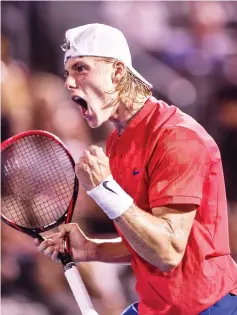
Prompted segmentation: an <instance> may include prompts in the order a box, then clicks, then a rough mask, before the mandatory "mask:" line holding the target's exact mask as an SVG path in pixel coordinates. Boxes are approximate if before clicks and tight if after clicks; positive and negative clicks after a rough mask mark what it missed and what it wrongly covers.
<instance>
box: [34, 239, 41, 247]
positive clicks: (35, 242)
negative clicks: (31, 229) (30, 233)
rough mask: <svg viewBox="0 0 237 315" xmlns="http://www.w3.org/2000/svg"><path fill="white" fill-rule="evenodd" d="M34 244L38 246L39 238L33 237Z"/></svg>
mask: <svg viewBox="0 0 237 315" xmlns="http://www.w3.org/2000/svg"><path fill="white" fill-rule="evenodd" d="M34 244H35V245H36V246H39V245H40V240H39V239H38V238H35V239H34Z"/></svg>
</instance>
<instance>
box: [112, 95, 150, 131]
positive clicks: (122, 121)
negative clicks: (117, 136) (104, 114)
mask: <svg viewBox="0 0 237 315" xmlns="http://www.w3.org/2000/svg"><path fill="white" fill-rule="evenodd" d="M146 101H147V97H144V99H142V100H141V102H139V103H136V104H135V105H134V104H125V103H120V104H119V105H118V107H117V110H116V112H115V113H114V115H113V116H112V117H111V118H110V121H111V122H112V123H113V125H114V126H115V128H116V129H117V130H118V132H119V133H121V132H123V131H124V129H125V128H126V126H127V125H128V123H129V122H130V121H131V120H132V119H133V117H134V116H136V114H137V113H138V112H139V111H140V110H141V109H142V107H143V106H144V104H145V102H146Z"/></svg>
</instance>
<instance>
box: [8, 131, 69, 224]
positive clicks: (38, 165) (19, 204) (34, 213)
mask: <svg viewBox="0 0 237 315" xmlns="http://www.w3.org/2000/svg"><path fill="white" fill-rule="evenodd" d="M2 160H3V166H2V182H3V185H2V187H3V189H2V214H3V215H5V216H6V217H7V218H8V219H10V220H11V221H13V222H14V223H16V224H18V225H21V226H24V227H28V228H34V227H41V226H45V225H47V224H50V223H52V222H53V221H57V220H58V219H59V218H60V217H61V216H62V215H63V214H64V213H65V211H66V209H67V207H68V204H69V203H70V200H71V198H72V192H73V187H74V179H75V174H74V169H73V166H72V163H71V160H70V158H69V157H68V155H67V153H66V151H65V150H64V149H63V148H62V147H61V145H60V144H58V143H57V142H56V141H54V140H53V139H49V138H47V137H44V136H32V135H31V136H27V137H24V138H21V139H19V140H17V142H14V143H13V144H11V145H10V146H9V147H7V148H6V149H5V150H3V152H2Z"/></svg>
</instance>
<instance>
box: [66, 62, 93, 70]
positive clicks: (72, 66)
mask: <svg viewBox="0 0 237 315" xmlns="http://www.w3.org/2000/svg"><path fill="white" fill-rule="evenodd" d="M77 66H85V67H86V66H88V65H87V64H86V63H85V62H84V61H82V60H78V61H75V62H74V63H73V64H72V65H70V66H69V67H65V68H64V71H68V70H70V69H71V70H73V68H75V67H77Z"/></svg>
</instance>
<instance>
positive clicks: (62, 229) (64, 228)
mask: <svg viewBox="0 0 237 315" xmlns="http://www.w3.org/2000/svg"><path fill="white" fill-rule="evenodd" d="M77 229H78V225H77V224H76V223H68V224H61V225H60V226H59V227H58V230H59V233H60V237H64V236H65V235H66V234H70V233H71V232H72V231H75V230H77Z"/></svg>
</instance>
